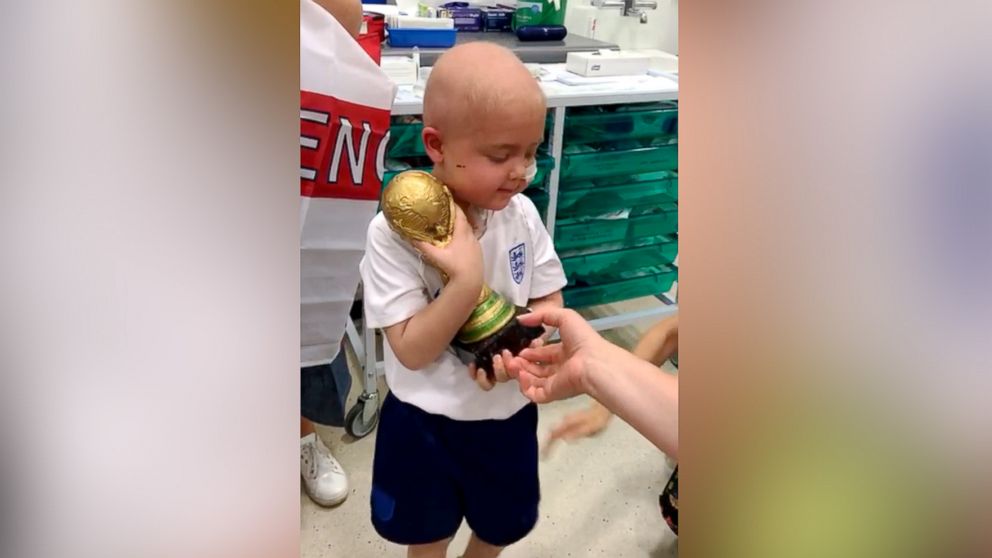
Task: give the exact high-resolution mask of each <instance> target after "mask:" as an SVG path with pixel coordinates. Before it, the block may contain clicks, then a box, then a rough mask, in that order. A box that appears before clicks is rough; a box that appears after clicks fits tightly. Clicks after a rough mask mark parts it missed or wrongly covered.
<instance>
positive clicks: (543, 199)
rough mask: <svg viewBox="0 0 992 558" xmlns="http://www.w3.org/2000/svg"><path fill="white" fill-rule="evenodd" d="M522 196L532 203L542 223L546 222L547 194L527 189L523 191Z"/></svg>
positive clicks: (542, 191) (534, 189)
mask: <svg viewBox="0 0 992 558" xmlns="http://www.w3.org/2000/svg"><path fill="white" fill-rule="evenodd" d="M524 195H525V196H527V197H528V198H530V201H532V202H534V206H535V207H537V212H538V213H539V214H540V215H541V220H542V221H547V220H548V193H547V192H545V191H544V190H539V189H536V188H529V189H527V190H524Z"/></svg>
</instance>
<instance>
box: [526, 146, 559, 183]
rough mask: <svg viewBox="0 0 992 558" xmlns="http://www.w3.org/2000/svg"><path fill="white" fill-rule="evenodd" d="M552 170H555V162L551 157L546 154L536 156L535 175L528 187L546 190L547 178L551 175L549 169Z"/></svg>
mask: <svg viewBox="0 0 992 558" xmlns="http://www.w3.org/2000/svg"><path fill="white" fill-rule="evenodd" d="M553 168H555V160H554V158H553V157H552V156H551V155H548V154H546V153H540V154H538V156H537V174H536V175H534V180H531V181H530V187H532V188H533V187H537V188H545V189H546V188H547V187H548V176H549V175H550V174H551V169H553Z"/></svg>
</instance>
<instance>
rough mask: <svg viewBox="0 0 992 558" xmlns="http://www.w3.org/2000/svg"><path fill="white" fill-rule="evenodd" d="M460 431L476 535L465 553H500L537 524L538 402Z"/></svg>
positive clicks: (468, 512) (475, 556)
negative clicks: (510, 415) (508, 416)
mask: <svg viewBox="0 0 992 558" xmlns="http://www.w3.org/2000/svg"><path fill="white" fill-rule="evenodd" d="M462 428H463V431H462V432H461V433H460V435H459V436H458V439H459V441H460V443H459V444H458V448H459V451H458V455H459V460H460V461H461V470H462V471H463V474H464V480H463V485H462V489H463V491H464V498H465V519H466V521H467V522H468V526H469V527H471V528H472V538H471V539H470V540H469V543H468V547H467V548H466V549H465V556H464V558H485V557H492V556H499V554H500V552H501V551H502V550H503V548H505V547H507V546H509V545H511V544H514V543H516V542H517V541H519V540H521V539H523V538H524V537H525V536H526V535H527V533H529V532H530V531H531V530H532V529H533V528H534V525H536V524H537V516H538V505H539V502H540V499H541V494H540V485H539V482H538V475H537V406H536V405H534V404H533V403H531V404H528V405H527V406H525V407H524V408H522V409H521V410H520V411H518V412H517V413H516V414H515V415H513V416H512V417H510V418H508V419H506V420H484V421H474V422H472V423H465V425H464V426H463V427H462Z"/></svg>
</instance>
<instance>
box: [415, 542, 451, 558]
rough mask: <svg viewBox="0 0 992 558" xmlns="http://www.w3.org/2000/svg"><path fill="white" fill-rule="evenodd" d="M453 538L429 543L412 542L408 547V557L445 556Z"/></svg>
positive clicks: (433, 557)
mask: <svg viewBox="0 0 992 558" xmlns="http://www.w3.org/2000/svg"><path fill="white" fill-rule="evenodd" d="M449 544H451V539H444V540H443V541H437V542H432V543H428V544H412V545H410V546H408V547H407V549H406V558H445V555H446V554H447V552H448V545H449Z"/></svg>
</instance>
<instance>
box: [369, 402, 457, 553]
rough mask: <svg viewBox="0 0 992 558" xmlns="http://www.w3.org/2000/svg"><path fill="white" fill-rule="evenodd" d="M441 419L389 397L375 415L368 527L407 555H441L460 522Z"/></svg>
mask: <svg viewBox="0 0 992 558" xmlns="http://www.w3.org/2000/svg"><path fill="white" fill-rule="evenodd" d="M450 420H451V419H447V418H446V417H440V416H437V415H431V414H429V413H427V412H425V411H423V410H422V409H420V408H418V407H415V406H414V405H410V404H409V403H404V402H403V401H401V400H400V399H399V398H397V397H396V396H395V395H394V394H393V393H391V392H390V393H388V394H387V395H386V398H385V400H384V401H383V403H382V409H381V410H380V412H379V427H378V429H379V430H378V434H377V435H376V440H375V455H374V457H373V458H372V490H371V493H370V495H369V504H370V506H369V507H370V511H371V516H372V517H371V518H372V527H373V528H375V531H376V532H377V533H379V536H381V537H382V538H384V539H386V540H387V541H390V542H393V543H396V544H401V545H405V546H408V547H409V549H408V555H409V556H431V557H433V556H440V557H443V556H444V551H445V549H446V548H447V546H448V543H449V542H450V540H451V538H452V537H454V536H455V533H456V532H457V531H458V527H459V526H460V525H461V523H462V517H463V515H462V507H461V502H460V500H459V491H458V487H457V486H456V484H455V482H454V479H453V476H452V465H451V458H450V456H449V452H448V449H447V447H446V444H445V440H446V436H445V434H444V423H445V422H446V421H450Z"/></svg>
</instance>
